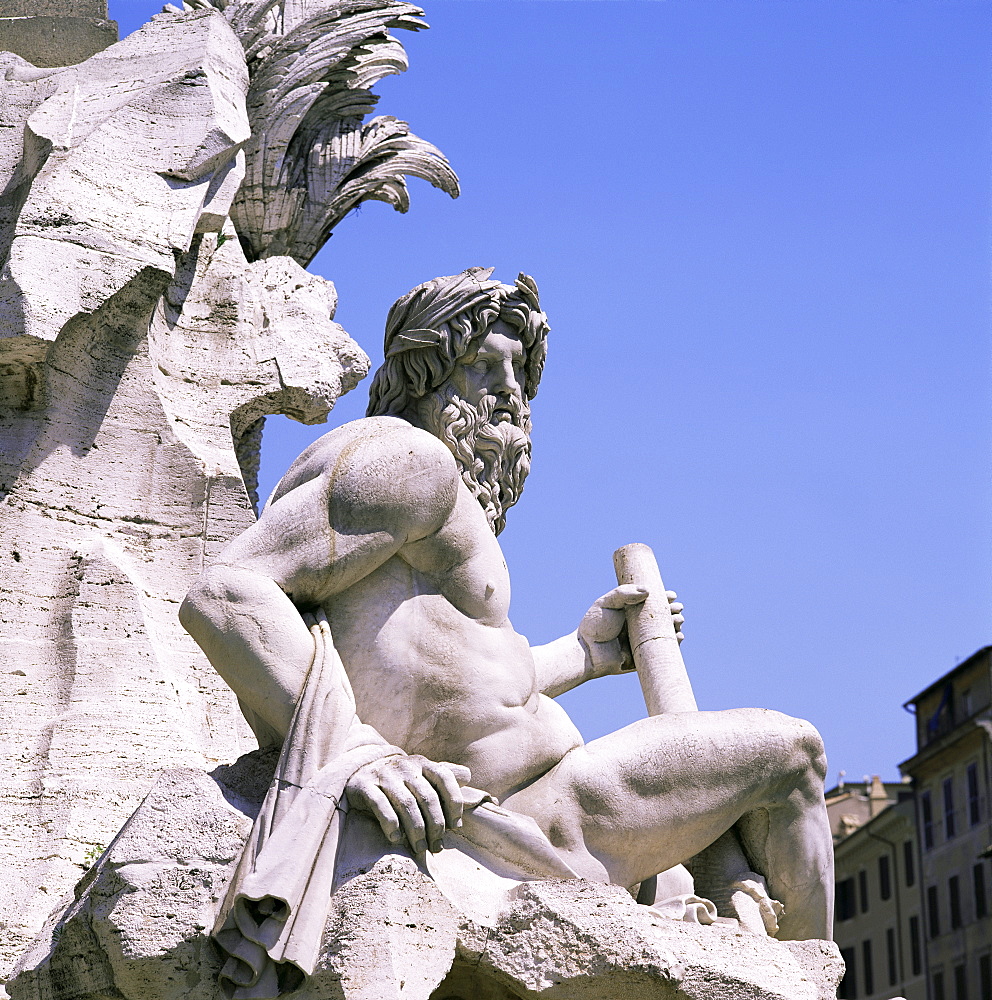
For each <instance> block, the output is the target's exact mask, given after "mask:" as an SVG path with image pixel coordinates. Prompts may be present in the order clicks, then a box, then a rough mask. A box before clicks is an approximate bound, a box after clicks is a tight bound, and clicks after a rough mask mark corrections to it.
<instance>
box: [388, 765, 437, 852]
mask: <svg viewBox="0 0 992 1000" xmlns="http://www.w3.org/2000/svg"><path fill="white" fill-rule="evenodd" d="M383 791H384V792H385V793H386V797H387V798H388V799H389V802H390V804H391V805H392V807H393V808H394V809H395V810H396V815H397V816H398V817H399V820H400V823H401V824H402V826H403V832H404V833H405V834H406V839H407V841H408V842H409V844H410V847H412V848H413V852H414V853H415V854H423V853H424V851H426V850H427V841H426V839H425V834H426V830H425V829H424V817H423V814H422V813H421V811H420V803H419V802H418V801H417V797H416V796H415V795H414V794H413V792H411V791H410V789H409V788H408V787H407V785H406V783H403V784H401V785H397V784H392V783H391V784H389V785H386V786H385V787H384V788H383Z"/></svg>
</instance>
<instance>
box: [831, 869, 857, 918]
mask: <svg viewBox="0 0 992 1000" xmlns="http://www.w3.org/2000/svg"><path fill="white" fill-rule="evenodd" d="M834 908H835V910H836V912H837V920H838V921H840V920H850V919H851V917H853V916H854V913H855V907H854V879H853V878H846V879H844V881H843V882H838V883H837V893H836V903H835V904H834Z"/></svg>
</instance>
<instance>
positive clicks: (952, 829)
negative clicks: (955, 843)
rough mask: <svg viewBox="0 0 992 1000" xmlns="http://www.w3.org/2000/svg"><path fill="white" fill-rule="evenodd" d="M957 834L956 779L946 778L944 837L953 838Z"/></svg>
mask: <svg viewBox="0 0 992 1000" xmlns="http://www.w3.org/2000/svg"><path fill="white" fill-rule="evenodd" d="M956 834H957V828H956V826H955V823H954V779H953V778H945V779H944V837H945V838H946V839H947V840H952V839H953V838H954V837H955V835H956Z"/></svg>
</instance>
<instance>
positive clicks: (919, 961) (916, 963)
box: [909, 917, 992, 1000]
mask: <svg viewBox="0 0 992 1000" xmlns="http://www.w3.org/2000/svg"><path fill="white" fill-rule="evenodd" d="M909 965H910V968H911V969H912V970H913V975H914V976H918V975H919V974H920V973H921V972H922V971H923V947H922V942H921V941H920V918H919V917H910V918H909ZM989 1000H992V997H990V998H989Z"/></svg>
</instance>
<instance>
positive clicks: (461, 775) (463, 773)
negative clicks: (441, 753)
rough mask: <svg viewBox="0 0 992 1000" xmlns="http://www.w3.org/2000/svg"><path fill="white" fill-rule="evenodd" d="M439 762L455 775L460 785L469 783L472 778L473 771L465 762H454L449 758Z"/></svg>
mask: <svg viewBox="0 0 992 1000" xmlns="http://www.w3.org/2000/svg"><path fill="white" fill-rule="evenodd" d="M438 763H439V764H440V765H441V767H444V768H447V769H448V770H449V771H450V772H451V773H452V774H453V775H454V776H455V781H457V782H458V784H459V785H467V784H468V783H469V782H470V781H471V780H472V772H471V771H470V770H469V769H468V768H467V767H466V766H465V765H464V764H452V763H451V761H448V760H442V761H438ZM428 777H429V775H428Z"/></svg>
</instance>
